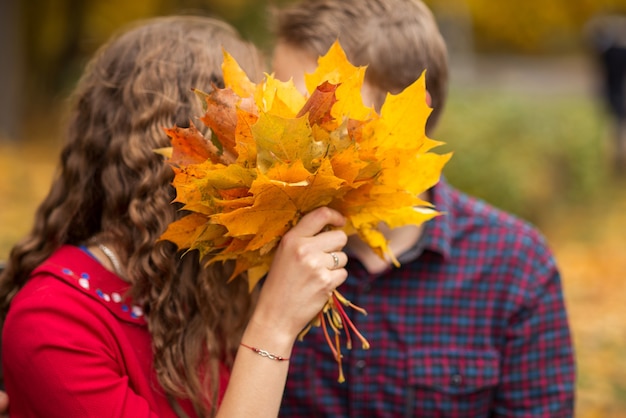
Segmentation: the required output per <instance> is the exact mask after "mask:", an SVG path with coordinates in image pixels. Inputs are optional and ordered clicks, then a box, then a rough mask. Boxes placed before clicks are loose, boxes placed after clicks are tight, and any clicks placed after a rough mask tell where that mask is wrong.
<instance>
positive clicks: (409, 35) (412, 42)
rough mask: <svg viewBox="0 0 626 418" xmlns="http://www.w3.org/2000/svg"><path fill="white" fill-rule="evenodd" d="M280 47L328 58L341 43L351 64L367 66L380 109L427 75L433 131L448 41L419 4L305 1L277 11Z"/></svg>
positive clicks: (412, 0) (408, 0)
mask: <svg viewBox="0 0 626 418" xmlns="http://www.w3.org/2000/svg"><path fill="white" fill-rule="evenodd" d="M274 17H275V24H274V31H275V35H276V36H277V37H278V40H279V41H282V42H285V43H287V44H289V45H293V46H295V47H297V48H299V49H302V50H305V51H308V52H310V53H311V54H312V55H313V56H315V57H317V56H320V55H323V54H325V53H326V52H327V51H328V49H329V48H330V46H331V45H332V43H333V42H334V41H335V40H337V39H338V40H339V43H340V44H341V46H342V48H343V49H344V51H345V52H346V55H347V57H348V59H349V60H350V62H352V64H354V65H360V66H363V65H366V66H367V70H366V71H365V81H367V82H368V83H369V84H370V85H371V86H372V87H374V91H375V95H376V96H375V103H374V105H375V106H376V107H377V108H380V106H381V105H382V103H383V102H384V100H385V96H386V94H387V92H391V93H394V94H397V93H399V92H401V91H402V90H403V89H405V88H406V87H408V86H409V85H410V84H411V83H413V82H414V81H415V80H417V79H418V78H419V77H420V75H421V74H422V72H423V71H424V70H426V85H427V87H428V92H429V93H430V94H431V97H432V107H433V112H432V114H431V115H430V118H429V119H428V125H427V127H428V129H429V131H430V130H432V129H433V128H434V126H435V125H436V123H437V120H438V119H439V116H440V114H441V112H442V110H443V107H444V104H445V100H446V95H447V88H448V55H447V48H446V44H445V41H444V39H443V37H442V35H441V33H440V32H439V28H438V26H437V22H436V21H435V18H434V16H433V14H432V13H431V11H430V10H429V9H428V7H427V6H426V5H425V4H424V3H423V2H422V1H421V0H306V1H299V2H297V3H295V4H293V5H290V6H287V7H285V8H283V9H278V10H275V16H274Z"/></svg>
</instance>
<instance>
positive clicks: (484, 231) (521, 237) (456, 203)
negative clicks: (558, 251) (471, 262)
mask: <svg viewBox="0 0 626 418" xmlns="http://www.w3.org/2000/svg"><path fill="white" fill-rule="evenodd" d="M442 186H443V187H442V189H441V190H440V192H441V193H442V194H443V195H445V197H443V199H445V201H446V210H447V215H448V216H449V219H448V222H451V223H452V225H451V226H450V227H451V228H452V229H453V230H454V234H453V235H454V237H455V238H456V239H464V238H468V239H470V238H473V239H476V238H477V237H483V239H484V240H487V241H488V242H491V243H493V244H494V245H497V246H500V248H501V249H506V248H507V247H508V248H515V249H517V250H521V249H523V248H529V249H532V251H533V252H536V251H540V252H541V251H543V250H544V249H545V251H547V242H546V239H545V237H544V235H543V233H542V232H541V231H540V230H539V229H538V228H537V227H536V226H535V225H534V224H532V223H531V222H529V221H528V220H525V219H523V218H521V217H519V216H517V215H515V214H513V213H511V212H508V211H506V210H504V209H501V208H498V207H497V206H495V205H493V204H491V203H489V202H487V201H485V200H483V199H481V198H479V197H476V196H472V195H470V194H468V193H465V192H463V191H461V190H458V189H456V188H454V187H453V186H451V185H449V184H442ZM444 216H445V215H444Z"/></svg>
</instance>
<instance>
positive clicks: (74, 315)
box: [2, 246, 228, 418]
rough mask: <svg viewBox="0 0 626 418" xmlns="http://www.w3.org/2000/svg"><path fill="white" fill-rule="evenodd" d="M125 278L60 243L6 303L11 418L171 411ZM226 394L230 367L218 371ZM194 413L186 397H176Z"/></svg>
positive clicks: (149, 414)
mask: <svg viewBox="0 0 626 418" xmlns="http://www.w3.org/2000/svg"><path fill="white" fill-rule="evenodd" d="M128 290H129V284H128V283H126V282H124V281H123V280H121V279H120V278H119V277H118V276H116V275H115V274H113V273H111V272H110V271H108V270H107V269H105V268H104V267H103V266H102V265H101V264H100V263H99V262H98V261H97V260H95V259H94V258H93V257H91V256H89V255H88V254H87V253H85V252H84V251H83V250H81V249H80V248H77V247H71V246H64V247H62V248H60V249H59V250H58V251H56V252H55V253H54V254H53V255H52V256H51V257H50V258H49V259H48V260H47V261H45V262H44V263H43V264H42V265H41V266H39V267H38V268H37V269H36V270H35V271H34V272H33V274H32V275H31V280H29V281H28V283H27V284H26V285H25V286H24V288H23V289H22V290H20V291H19V293H18V294H17V296H16V297H15V298H14V299H13V302H12V303H11V309H10V311H9V314H8V316H7V319H6V322H5V325H4V329H3V334H2V365H3V368H4V376H5V384H6V389H7V392H8V394H9V397H10V400H11V401H10V410H9V413H10V416H11V417H12V418H18V417H30V416H33V417H34V416H46V417H50V418H52V417H63V418H71V417H81V418H83V417H99V418H101V417H109V416H110V417H133V418H140V417H176V414H175V413H174V411H173V409H172V407H171V406H170V404H169V403H168V400H167V398H166V396H165V395H164V392H163V390H162V389H161V387H160V386H159V384H158V382H157V379H156V375H155V373H154V370H153V368H152V349H151V337H150V334H149V333H148V328H147V325H146V321H145V318H144V316H143V312H142V310H141V308H140V307H139V306H137V305H134V304H133V303H132V301H131V300H130V299H129V298H128V297H127V296H126V292H127V291H128ZM220 380H221V382H220V383H221V384H220V387H221V389H220V390H221V393H220V399H221V397H222V395H223V391H224V388H225V386H226V382H227V380H228V372H227V371H226V370H225V369H224V371H223V372H222V375H221V377H220ZM180 405H181V406H182V408H183V410H184V411H185V412H186V413H187V414H188V415H189V416H190V417H194V416H196V414H195V413H194V412H193V408H192V407H191V403H190V402H187V401H184V402H183V401H181V402H180Z"/></svg>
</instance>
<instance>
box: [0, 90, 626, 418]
mask: <svg viewBox="0 0 626 418" xmlns="http://www.w3.org/2000/svg"><path fill="white" fill-rule="evenodd" d="M51 120H55V118H54V116H53V118H52V119H51ZM607 122H608V121H607V119H606V117H605V115H604V114H602V112H600V111H599V109H598V105H597V103H596V102H594V101H593V100H590V98H589V97H588V95H586V94H584V93H580V92H578V93H577V92H569V91H565V92H558V94H546V93H545V92H544V93H543V94H541V95H537V94H535V92H529V91H525V90H524V89H517V90H502V89H498V88H483V87H481V88H475V87H471V86H470V87H468V86H453V89H452V95H451V99H450V102H449V105H448V108H447V110H446V114H445V115H444V118H443V120H442V125H441V127H440V129H439V130H438V132H437V133H436V135H435V139H439V140H443V141H445V142H447V145H446V146H445V147H444V148H445V149H448V150H453V151H454V152H455V155H454V157H453V159H452V160H451V162H450V163H449V165H448V167H447V168H446V176H447V178H448V180H449V181H450V182H451V183H452V184H454V185H456V186H457V187H459V188H461V189H463V190H465V191H468V192H470V193H472V194H474V195H477V196H479V197H482V198H484V199H485V200H487V201H489V202H491V203H493V204H495V205H497V206H500V207H502V208H504V209H507V210H509V211H511V212H514V213H516V214H518V215H519V216H522V217H524V218H526V219H528V220H530V221H532V222H533V223H535V224H536V225H537V226H538V227H539V228H540V229H541V230H542V232H543V233H544V234H545V235H546V237H547V238H548V241H549V242H550V243H551V246H552V248H553V249H554V252H555V255H556V258H557V262H558V263H559V266H560V268H561V270H562V274H563V285H564V292H565V300H566V304H567V307H568V311H569V316H570V322H571V326H572V331H573V338H574V343H575V349H576V357H577V367H578V382H577V414H576V417H577V418H595V417H598V418H599V417H602V418H619V417H626V412H625V411H626V383H624V379H623V376H624V375H625V374H626V356H624V353H625V352H626V336H625V335H624V330H626V308H625V307H626V278H625V277H624V273H625V272H626V257H625V254H624V253H625V252H626V232H625V227H626V191H625V190H626V188H624V186H625V185H626V183H625V182H623V181H617V180H615V179H613V178H611V176H610V170H608V169H607V166H608V165H607V163H608V161H609V159H610V158H609V157H610V134H609V132H610V130H609V128H608V125H607ZM56 131H57V127H56V126H55V124H54V123H49V124H48V125H47V127H46V126H38V127H31V128H29V133H28V140H25V141H23V142H21V143H18V144H7V143H6V142H4V143H3V142H1V141H0V174H1V175H0V225H2V234H0V260H2V259H4V258H6V256H7V255H8V252H9V250H10V247H11V246H12V245H13V243H14V242H15V241H16V240H18V239H19V238H20V237H21V236H23V235H24V234H25V233H27V231H28V229H29V228H30V225H31V222H32V218H33V215H34V211H35V208H36V205H37V203H38V202H39V201H40V200H41V199H42V198H43V196H44V194H45V193H46V191H47V188H48V186H49V184H50V182H51V179H52V176H53V172H54V165H55V164H56V159H57V154H58V151H59V143H58V141H57V140H56V139H55V138H56V136H55V135H54V132H56ZM51 132H52V133H51Z"/></svg>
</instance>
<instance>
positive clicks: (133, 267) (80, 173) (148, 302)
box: [0, 16, 262, 413]
mask: <svg viewBox="0 0 626 418" xmlns="http://www.w3.org/2000/svg"><path fill="white" fill-rule="evenodd" d="M222 48H224V49H226V50H227V51H228V52H229V53H231V54H232V55H233V56H234V57H235V59H237V61H238V62H239V64H240V65H241V66H242V68H243V69H244V70H245V71H246V72H247V73H248V75H249V76H250V78H251V79H252V80H257V79H258V78H259V76H260V75H261V70H262V68H261V55H260V53H259V52H258V51H257V49H256V48H255V47H254V46H253V45H252V44H251V43H249V42H246V41H244V40H242V39H241V38H240V37H239V35H238V34H237V32H236V31H235V30H234V29H233V28H232V27H230V26H229V25H227V24H225V23H223V22H221V21H218V20H214V19H211V18H205V17H192V16H173V17H163V18H155V19H151V20H148V21H143V22H140V23H138V24H135V25H133V27H132V28H130V29H128V30H126V31H124V32H122V33H120V34H119V35H117V36H115V37H114V38H113V39H112V40H110V41H109V42H108V43H107V44H106V45H104V46H103V47H101V48H100V49H99V50H98V52H97V53H96V54H95V56H94V58H93V59H92V60H91V61H90V62H89V64H88V66H87V68H86V71H85V73H84V75H83V77H82V78H81V80H80V81H79V84H78V86H77V88H76V90H75V92H74V95H73V103H72V107H71V111H70V115H69V116H70V117H69V126H68V131H67V143H66V145H65V147H64V148H63V150H62V152H61V160H60V164H59V167H58V171H57V173H56V175H55V179H54V181H53V183H52V186H51V188H50V191H49V193H48V195H47V197H46V198H45V200H44V201H43V202H42V203H41V205H40V206H39V208H38V210H37V212H36V215H35V222H34V226H33V229H32V231H31V232H30V234H29V235H28V236H27V237H26V238H25V239H23V240H22V241H21V242H20V243H18V244H17V245H16V246H15V247H14V248H13V249H12V251H11V254H10V257H9V261H8V263H7V267H6V269H5V271H4V272H3V274H2V276H0V321H2V324H3V323H4V319H5V318H6V314H7V312H8V310H9V307H10V304H11V300H12V299H13V297H14V296H15V294H16V293H17V292H18V291H19V289H20V288H22V287H23V286H24V284H25V283H26V282H27V280H28V279H29V276H30V274H31V272H32V271H33V270H34V269H35V268H36V267H37V265H39V264H40V263H41V262H43V261H44V260H45V259H46V258H47V257H49V256H50V255H51V254H52V253H53V252H54V251H55V250H56V249H58V248H59V247H60V246H61V245H64V244H71V245H79V244H84V243H93V242H106V243H107V244H109V245H111V246H113V247H114V248H115V250H116V252H117V253H118V255H119V256H120V258H121V259H122V260H123V261H124V264H125V266H126V269H125V273H126V275H127V277H128V279H130V281H131V282H132V292H133V296H134V297H135V298H136V300H138V301H139V302H141V303H144V305H145V309H146V312H147V316H146V318H147V321H148V326H149V329H150V332H151V335H152V341H153V350H154V367H155V369H156V373H157V376H158V378H159V381H160V383H161V384H162V385H163V387H164V388H165V390H166V391H167V393H168V394H169V395H171V396H174V397H180V398H190V399H191V400H192V401H193V403H194V405H195V407H196V409H197V410H198V411H199V412H202V413H206V412H207V410H211V408H212V409H214V408H215V398H216V394H217V393H218V378H217V376H218V367H219V364H220V362H221V363H224V364H226V365H230V364H231V363H232V361H233V357H234V353H235V351H236V348H237V346H238V344H239V340H240V337H241V333H242V332H243V329H244V327H245V323H246V321H247V319H248V317H249V313H250V309H251V305H252V297H251V296H250V294H249V293H248V285H247V283H246V282H245V280H235V281H232V282H231V283H229V284H228V285H227V284H226V278H227V277H228V275H229V274H230V271H232V267H231V266H228V265H225V266H220V265H218V266H215V265H214V266H213V267H212V268H210V269H204V268H202V267H201V263H200V262H199V260H198V256H197V254H196V253H194V252H189V253H187V254H185V255H184V256H183V253H182V252H179V251H178V250H177V249H176V247H175V246H174V245H173V244H172V243H170V242H166V241H160V240H159V237H160V236H161V234H162V233H163V232H164V231H165V229H166V228H167V225H168V224H169V223H171V222H172V221H174V220H175V219H176V218H177V217H180V216H181V212H180V211H179V210H178V209H179V208H177V207H175V206H174V205H173V204H172V203H171V202H172V200H173V199H174V197H175V191H174V189H173V187H172V186H171V181H172V178H173V173H172V170H171V168H169V167H168V166H167V165H166V164H165V163H164V162H163V160H162V158H161V157H160V156H158V155H157V154H156V153H155V152H154V150H155V149H156V148H161V147H167V146H170V142H169V139H168V137H167V136H166V135H165V133H164V130H163V128H164V127H172V126H174V125H178V126H188V125H189V121H190V120H192V119H193V118H194V117H198V116H201V115H202V104H201V103H200V101H199V99H198V98H197V97H196V96H195V94H194V93H193V92H192V88H199V89H201V90H204V91H207V90H210V89H211V88H212V85H217V86H221V85H222V84H223V77H222V72H221V63H222V60H223V51H222ZM207 364H208V366H207ZM199 370H201V371H202V376H200V375H199V372H198V371H199ZM207 386H210V387H211V388H212V390H211V394H210V395H209V394H207V393H206V392H207V390H206V388H207Z"/></svg>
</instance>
